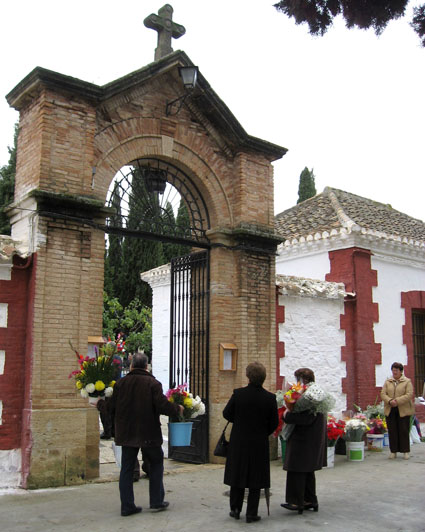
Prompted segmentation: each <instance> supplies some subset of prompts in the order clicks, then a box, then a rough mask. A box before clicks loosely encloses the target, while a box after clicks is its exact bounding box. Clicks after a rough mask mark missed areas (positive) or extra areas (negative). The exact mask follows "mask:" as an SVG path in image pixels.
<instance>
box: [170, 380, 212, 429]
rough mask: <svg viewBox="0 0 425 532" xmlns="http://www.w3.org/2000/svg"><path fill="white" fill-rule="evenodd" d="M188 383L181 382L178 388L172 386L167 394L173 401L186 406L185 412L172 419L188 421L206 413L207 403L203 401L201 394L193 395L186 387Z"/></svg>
mask: <svg viewBox="0 0 425 532" xmlns="http://www.w3.org/2000/svg"><path fill="white" fill-rule="evenodd" d="M186 388H187V384H181V385H180V386H177V388H172V389H170V390H168V391H167V393H166V394H165V396H166V397H167V399H168V400H169V401H170V402H171V403H176V404H177V405H182V406H183V408H184V411H183V414H182V415H181V416H178V418H173V419H172V421H174V422H176V421H177V422H179V421H188V420H189V419H193V418H196V417H198V416H202V415H203V414H205V404H204V403H203V402H202V400H201V398H200V397H199V395H197V396H196V397H193V395H192V394H191V393H190V392H189V391H188V390H187V389H186Z"/></svg>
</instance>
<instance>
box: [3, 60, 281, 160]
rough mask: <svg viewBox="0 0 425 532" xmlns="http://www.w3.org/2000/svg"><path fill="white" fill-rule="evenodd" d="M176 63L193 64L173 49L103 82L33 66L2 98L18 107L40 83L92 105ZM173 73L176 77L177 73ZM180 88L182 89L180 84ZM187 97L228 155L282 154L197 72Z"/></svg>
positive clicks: (173, 67) (272, 156)
mask: <svg viewBox="0 0 425 532" xmlns="http://www.w3.org/2000/svg"><path fill="white" fill-rule="evenodd" d="M179 66H193V63H192V61H191V60H190V59H189V57H188V56H187V55H186V54H185V53H184V52H182V51H176V52H173V53H171V54H169V55H167V56H165V57H163V58H162V59H160V60H159V61H155V62H153V63H150V64H148V65H146V66H145V67H143V68H141V69H139V70H136V71H135V72H131V73H130V74H127V75H126V76H123V77H122V78H119V79H117V80H114V81H112V82H110V83H107V84H106V85H103V86H99V85H95V84H93V83H89V82H87V81H83V80H80V79H77V78H74V77H71V76H66V75H64V74H60V73H59V72H54V71H52V70H48V69H45V68H42V67H36V68H35V69H34V70H33V71H32V72H30V73H29V74H28V75H27V76H26V77H25V78H24V79H23V80H22V81H21V82H20V83H18V85H16V87H15V88H14V89H12V90H11V91H10V92H9V94H8V95H7V96H6V99H7V102H8V103H9V105H10V106H11V107H13V108H15V109H17V110H18V111H19V110H21V109H22V108H23V107H25V106H26V105H28V103H29V102H30V101H32V100H33V99H34V98H35V97H37V95H38V94H39V93H40V91H41V89H42V88H43V87H46V88H50V89H52V90H56V91H59V92H65V93H68V94H74V95H77V96H78V97H81V98H84V99H86V100H87V99H88V100H89V101H92V102H93V105H95V106H96V105H100V104H101V103H102V102H105V101H106V100H108V99H110V98H112V97H114V96H116V95H118V94H121V93H123V92H125V91H128V90H130V89H132V88H134V87H137V86H140V85H143V84H145V83H146V82H147V81H149V80H150V79H151V78H153V77H156V76H159V75H162V74H164V73H167V72H172V71H173V72H177V68H178V67H179ZM176 77H178V76H177V74H176ZM181 90H182V92H183V91H184V89H183V86H182V89H181ZM189 100H190V108H191V109H192V111H194V107H197V109H198V112H197V115H198V118H199V116H200V115H202V116H203V117H204V118H203V120H205V119H206V120H208V121H209V122H210V123H211V124H212V126H213V129H212V130H211V131H217V134H219V135H221V136H222V137H223V139H226V143H221V146H222V148H224V147H226V149H225V151H226V152H227V154H228V155H230V154H233V155H234V154H235V153H236V152H238V151H244V150H247V151H254V152H256V153H261V154H263V155H264V156H265V157H267V158H268V159H269V160H270V161H274V160H277V159H280V158H281V157H283V155H285V153H286V152H287V149H286V148H283V147H282V146H278V145H277V144H273V143H271V142H268V141H265V140H262V139H259V138H257V137H253V136H251V135H248V134H247V133H246V131H245V130H244V128H243V127H242V126H241V124H240V123H239V122H238V120H237V119H236V118H235V116H234V115H233V113H232V112H231V111H230V109H229V108H228V107H227V106H226V104H225V103H224V102H223V101H222V100H221V99H220V98H219V97H218V96H217V94H216V93H215V92H214V90H213V89H212V88H211V86H210V84H209V83H208V81H207V80H206V79H205V78H204V76H203V75H202V74H201V73H199V74H198V82H197V86H196V88H195V89H193V91H192V92H191V94H190V98H189ZM164 113H165V102H164ZM217 134H216V135H215V136H217ZM229 150H230V151H229Z"/></svg>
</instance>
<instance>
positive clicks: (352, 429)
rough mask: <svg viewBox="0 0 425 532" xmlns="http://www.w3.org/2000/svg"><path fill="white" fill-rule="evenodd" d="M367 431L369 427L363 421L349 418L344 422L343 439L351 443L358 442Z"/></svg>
mask: <svg viewBox="0 0 425 532" xmlns="http://www.w3.org/2000/svg"><path fill="white" fill-rule="evenodd" d="M368 430H369V426H368V425H367V423H366V422H365V421H364V420H363V419H359V418H355V417H354V418H351V419H348V420H347V421H346V422H345V434H344V439H345V440H346V441H351V442H355V441H356V442H360V441H362V439H363V436H364V434H365V433H366V432H367V431H368Z"/></svg>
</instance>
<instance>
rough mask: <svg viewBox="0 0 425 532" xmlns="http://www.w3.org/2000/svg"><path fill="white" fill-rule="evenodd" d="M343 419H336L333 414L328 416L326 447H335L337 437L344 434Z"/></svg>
mask: <svg viewBox="0 0 425 532" xmlns="http://www.w3.org/2000/svg"><path fill="white" fill-rule="evenodd" d="M344 432H345V421H342V420H341V419H339V420H337V419H336V418H335V417H334V416H328V423H327V435H328V447H335V445H336V442H337V440H338V438H340V437H341V436H343V435H344Z"/></svg>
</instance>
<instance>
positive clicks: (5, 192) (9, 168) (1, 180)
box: [0, 124, 18, 235]
mask: <svg viewBox="0 0 425 532" xmlns="http://www.w3.org/2000/svg"><path fill="white" fill-rule="evenodd" d="M17 142H18V124H15V133H14V136H13V147H12V148H11V147H10V146H9V147H8V148H7V149H8V151H9V162H8V163H7V165H5V166H2V167H1V168H0V235H10V223H9V218H8V216H7V214H6V213H5V209H6V207H7V206H8V205H9V204H10V203H12V201H13V195H14V189H15V174H16V146H17Z"/></svg>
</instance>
